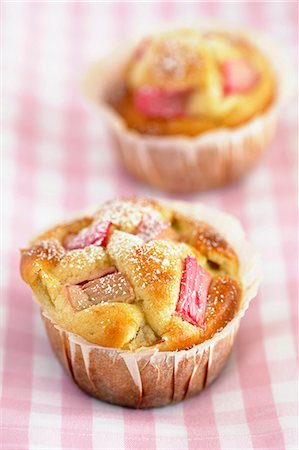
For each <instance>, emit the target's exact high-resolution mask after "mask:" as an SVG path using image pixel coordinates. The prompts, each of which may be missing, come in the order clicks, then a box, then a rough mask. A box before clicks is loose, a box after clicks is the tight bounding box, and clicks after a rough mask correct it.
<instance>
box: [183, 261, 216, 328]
mask: <svg viewBox="0 0 299 450" xmlns="http://www.w3.org/2000/svg"><path fill="white" fill-rule="evenodd" d="M211 279H212V276H211V275H210V274H209V272H207V271H206V270H205V269H204V268H203V267H201V265H200V264H198V262H197V260H196V259H195V258H194V257H192V256H187V258H185V260H184V269H183V275H182V279H181V286H180V294H179V300H178V303H177V307H176V311H177V313H178V315H179V316H180V317H181V318H182V319H183V320H186V321H187V322H189V323H191V324H192V325H195V326H197V327H201V328H203V326H204V322H205V313H206V306H207V296H208V289H209V285H210V282H211Z"/></svg>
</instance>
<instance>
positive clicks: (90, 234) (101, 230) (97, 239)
mask: <svg viewBox="0 0 299 450" xmlns="http://www.w3.org/2000/svg"><path fill="white" fill-rule="evenodd" d="M111 225H112V223H111V222H109V221H107V220H104V221H100V222H96V223H93V224H92V225H90V226H89V227H87V228H84V229H83V230H81V231H80V233H78V234H77V235H76V236H71V237H69V238H68V239H66V241H65V247H66V248H67V249H68V250H76V249H80V248H85V247H88V246H89V245H98V246H102V247H105V246H106V244H107V239H108V233H109V229H110V227H111Z"/></svg>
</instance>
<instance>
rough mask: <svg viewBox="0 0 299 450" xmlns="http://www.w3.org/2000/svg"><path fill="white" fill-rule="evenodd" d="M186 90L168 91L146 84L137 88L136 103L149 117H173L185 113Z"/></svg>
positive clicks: (137, 107) (141, 111)
mask: <svg viewBox="0 0 299 450" xmlns="http://www.w3.org/2000/svg"><path fill="white" fill-rule="evenodd" d="M187 95H188V93H187V92H186V91H166V90H165V89H161V88H157V87H151V86H144V87H141V88H139V89H136V91H135V93H134V105H135V107H136V109H137V110H138V111H139V112H140V113H142V114H144V115H145V116H148V117H157V118H161V119H171V118H175V117H182V116H183V115H184V114H185V103H186V99H187Z"/></svg>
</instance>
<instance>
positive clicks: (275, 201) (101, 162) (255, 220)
mask: <svg viewBox="0 0 299 450" xmlns="http://www.w3.org/2000/svg"><path fill="white" fill-rule="evenodd" d="M2 12H3V37H2V42H3V69H4V70H3V75H4V77H3V88H4V95H3V100H4V107H3V113H4V114H3V125H4V130H5V133H4V139H3V150H4V151H3V157H2V169H3V170H2V174H3V179H4V185H3V186H4V189H3V197H2V198H3V202H2V204H3V215H2V217H3V220H2V223H3V230H4V232H3V234H2V236H3V237H4V238H3V239H2V255H3V257H2V296H1V375H2V408H3V409H2V443H3V449H5V450H10V449H19V450H25V449H30V450H40V449H64V450H66V449H80V450H82V449H172V450H175V449H190V450H191V449H194V450H195V449H199V448H200V449H213V450H216V449H277V450H278V449H279V450H281V449H297V448H298V440H297V439H298V435H297V431H298V430H297V396H298V395H297V394H298V386H297V369H296V367H297V366H296V343H297V210H296V199H297V155H296V144H297V116H296V103H295V102H294V101H292V102H290V103H289V105H288V107H287V108H285V110H284V112H283V114H282V115H281V118H280V122H279V127H278V131H277V135H276V137H275V139H274V141H273V143H272V144H271V145H270V148H269V151H268V152H267V154H266V155H265V157H264V158H263V160H262V161H261V163H260V164H259V165H258V166H257V167H256V169H255V170H254V171H252V173H251V174H250V175H249V176H248V177H246V178H245V179H243V180H242V181H241V182H238V183H235V184H234V185H232V186H229V187H227V188H224V189H221V190H214V191H211V192H207V193H202V194H196V195H188V196H187V195H184V196H179V198H183V199H186V200H189V201H201V202H203V203H205V204H207V205H210V206H215V207H219V208H222V209H224V210H226V211H227V212H229V213H232V214H235V215H236V216H237V217H238V218H239V219H240V220H241V222H242V223H243V225H244V227H245V229H246V232H247V235H248V239H249V240H250V241H251V242H252V243H253V244H254V245H255V246H256V247H257V248H258V249H259V251H260V252H261V254H262V258H263V268H264V275H265V278H264V281H263V283H262V286H261V288H260V291H259V294H258V297H257V298H256V300H254V301H253V302H252V304H251V307H250V309H249V311H248V313H247V314H246V316H245V318H244V319H243V320H242V324H241V329H240V331H239V334H238V337H237V340H236V344H235V346H234V350H233V352H232V355H231V357H230V359H229V361H228V363H227V365H226V367H225V369H224V371H223V372H222V374H221V375H220V377H219V378H218V379H217V380H216V381H215V382H214V383H213V384H212V385H211V386H210V387H209V388H208V389H206V390H205V391H204V392H203V393H202V394H201V395H199V396H197V397H194V398H192V399H189V400H187V401H185V402H183V403H180V404H178V405H175V406H170V407H165V408H160V409H154V410H146V411H134V410H129V409H125V408H121V407H117V406H113V405H108V404H104V403H101V402H99V401H97V400H95V399H93V398H91V397H89V396H87V395H86V394H84V393H83V392H81V391H80V390H79V389H78V388H77V387H76V385H75V384H74V383H73V382H72V381H71V380H70V379H69V378H68V376H67V375H66V374H65V373H64V372H63V370H62V368H61V367H60V365H59V364H58V362H57V360H56V358H55V357H54V356H53V354H52V352H51V349H50V346H49V344H48V342H47V338H46V335H45V331H44V329H43V326H42V323H41V320H40V315H39V308H38V306H37V305H36V304H34V303H33V302H32V300H31V293H30V290H29V289H28V287H26V285H25V284H24V283H23V282H22V280H21V279H20V276H19V253H18V249H19V248H20V247H24V246H26V244H27V242H28V240H29V239H30V237H31V236H32V235H33V234H34V233H36V232H37V231H39V230H41V229H43V228H44V227H46V226H48V225H49V224H52V223H55V221H58V220H60V219H61V218H63V217H64V216H65V215H67V214H71V213H75V212H76V211H79V210H80V209H84V208H86V207H87V206H88V205H94V204H100V203H102V202H103V201H104V200H107V199H109V198H112V197H115V196H119V195H130V194H140V195H146V196H149V195H154V196H157V197H159V196H161V197H163V196H167V195H166V194H163V193H162V192H159V191H156V190H152V189H150V188H149V187H147V186H145V185H142V184H139V183H138V182H136V181H135V180H133V179H131V178H130V177H129V176H128V175H127V174H126V173H125V172H124V171H123V170H122V169H121V167H119V166H118V164H117V163H116V162H115V160H114V158H113V155H111V152H110V148H109V142H108V141H107V136H106V134H105V128H104V127H103V125H102V124H101V121H100V119H99V117H98V116H97V114H95V113H94V111H91V110H90V109H89V108H88V106H87V105H86V102H85V101H84V99H83V98H82V95H81V92H80V88H79V80H80V76H81V75H82V72H83V71H84V69H85V68H86V67H87V65H88V64H89V63H90V61H92V60H94V59H97V58H99V57H101V56H103V55H104V54H106V53H107V52H109V51H110V50H112V49H113V48H114V47H115V46H116V45H117V44H118V43H120V42H122V41H123V40H125V39H127V38H129V37H130V36H132V35H133V34H134V33H138V32H143V31H145V30H149V31H155V27H156V26H158V25H159V24H160V23H162V22H163V23H167V24H168V25H170V24H171V23H172V22H177V21H186V22H187V23H188V21H190V20H191V22H192V23H193V24H194V23H195V22H196V19H197V18H198V19H202V18H203V17H207V18H210V19H211V18H212V19H219V20H221V22H222V23H224V24H226V25H228V26H235V27H236V26H237V27H240V28H243V27H253V28H256V29H258V30H261V31H264V32H266V33H267V34H268V35H269V36H272V37H273V38H275V39H276V40H278V41H279V42H280V44H282V45H283V47H284V48H285V49H286V51H289V52H290V54H291V57H292V58H293V59H294V68H295V67H296V63H295V58H296V33H297V29H296V27H297V4H296V2H238V3H228V2H223V3H216V2H206V3H205V2H195V3H185V2H180V3H173V2H158V3H142V2H139V3H138V2H137V3H125V2H120V3H115V2H108V3H105V2H96V3H93V2H81V3H80V2H21V3H17V2H10V3H5V4H4V5H3V7H2ZM281 70H284V68H283V67H282V68H281ZM173 197H174V196H171V198H173Z"/></svg>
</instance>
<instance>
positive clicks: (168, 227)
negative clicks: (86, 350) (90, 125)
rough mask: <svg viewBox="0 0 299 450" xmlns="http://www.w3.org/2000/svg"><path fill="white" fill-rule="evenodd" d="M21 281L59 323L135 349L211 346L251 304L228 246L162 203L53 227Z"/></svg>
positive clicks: (25, 263)
mask: <svg viewBox="0 0 299 450" xmlns="http://www.w3.org/2000/svg"><path fill="white" fill-rule="evenodd" d="M21 274H22V277H23V279H24V280H25V282H26V283H28V284H29V285H30V287H31V289H32V290H33V293H34V295H35V297H36V298H37V300H38V301H39V302H40V304H41V306H42V309H43V311H44V312H45V313H46V315H47V316H48V317H50V318H51V320H53V322H54V323H56V324H57V325H59V326H60V327H62V328H63V329H65V330H68V331H70V332H72V333H75V334H77V335H79V336H81V337H82V338H84V339H85V340H86V341H89V342H91V343H94V344H97V345H101V346H104V347H113V348H118V349H126V350H131V351H136V350H138V349H140V348H142V347H153V346H155V347H156V348H157V350H160V351H165V350H166V351H168V350H169V351H172V350H179V349H187V348H190V347H192V346H194V345H196V344H199V343H201V342H203V341H205V340H207V339H210V338H211V337H212V336H213V335H214V334H215V333H217V332H218V331H220V330H221V329H222V328H223V327H225V325H226V324H227V323H228V322H230V321H231V320H232V318H233V317H234V316H235V314H236V312H237V311H238V309H239V306H240V302H241V298H242V287H241V283H240V279H239V261H238V257H237V255H236V253H235V251H234V249H233V248H231V246H230V245H229V244H228V242H226V240H225V239H224V238H223V237H222V236H221V235H220V234H219V233H218V232H217V230H216V229H214V228H213V227H212V226H211V225H209V224H207V223H204V222H201V221H196V220H194V219H191V218H189V217H186V216H185V215H184V214H182V213H181V212H178V211H176V210H175V209H173V208H172V207H171V206H168V205H166V204H165V203H163V202H159V201H156V200H142V199H135V198H130V199H120V200H114V201H111V202H108V203H106V204H104V205H103V206H102V207H101V208H100V209H99V210H98V211H97V212H96V213H95V214H94V215H90V216H86V217H82V218H80V219H77V220H74V221H72V222H69V223H66V224H63V225H58V226H56V227H54V228H52V229H50V230H48V231H47V232H45V233H43V234H42V235H40V236H38V237H37V238H35V239H34V240H33V241H32V243H31V245H30V247H29V248H27V249H24V250H22V256H21Z"/></svg>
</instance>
